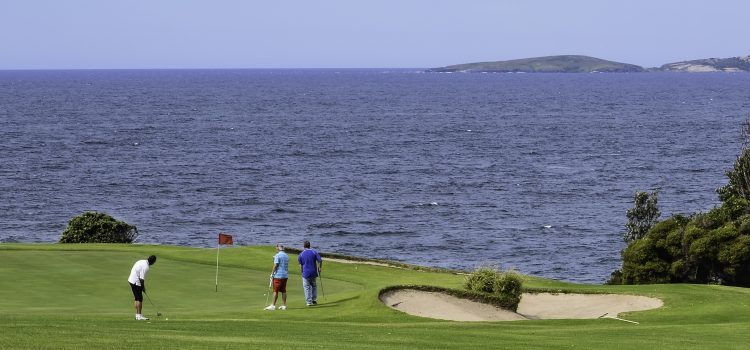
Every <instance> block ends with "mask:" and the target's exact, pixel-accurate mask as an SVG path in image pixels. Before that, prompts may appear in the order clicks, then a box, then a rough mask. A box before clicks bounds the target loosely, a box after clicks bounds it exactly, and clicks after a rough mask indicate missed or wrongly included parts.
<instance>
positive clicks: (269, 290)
mask: <svg viewBox="0 0 750 350" xmlns="http://www.w3.org/2000/svg"><path fill="white" fill-rule="evenodd" d="M271 284H273V276H270V277H268V292H266V304H265V305H263V306H266V305H268V297H270V296H271Z"/></svg>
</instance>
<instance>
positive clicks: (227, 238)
mask: <svg viewBox="0 0 750 350" xmlns="http://www.w3.org/2000/svg"><path fill="white" fill-rule="evenodd" d="M232 243H233V242H232V235H228V234H226V233H219V244H228V245H232Z"/></svg>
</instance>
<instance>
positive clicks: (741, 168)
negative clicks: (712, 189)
mask: <svg viewBox="0 0 750 350" xmlns="http://www.w3.org/2000/svg"><path fill="white" fill-rule="evenodd" d="M726 176H727V178H729V182H728V183H727V184H726V185H725V186H724V187H721V188H719V189H718V190H716V192H718V193H719V198H720V199H721V200H722V201H726V200H727V199H729V198H731V197H733V196H738V197H740V198H744V199H748V200H750V148H745V149H744V150H743V151H742V154H740V155H739V157H737V159H736V160H735V161H734V167H733V168H732V170H729V171H727V172H726Z"/></svg>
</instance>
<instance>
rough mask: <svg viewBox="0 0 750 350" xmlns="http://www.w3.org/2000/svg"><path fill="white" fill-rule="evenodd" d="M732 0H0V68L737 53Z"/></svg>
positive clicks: (748, 49) (749, 50)
mask: <svg viewBox="0 0 750 350" xmlns="http://www.w3.org/2000/svg"><path fill="white" fill-rule="evenodd" d="M748 14H750V1H744V0H742V1H740V0H734V1H729V0H715V1H710V2H709V1H695V0H682V1H676V0H674V1H673V0H664V1H660V0H650V1H647V0H629V1H609V0H559V1H553V0H505V1H502V0H497V1H488V0H461V1H457V0H432V1H427V0H398V1H396V0H378V1H374V0H373V1H357V0H348V1H346V0H306V1H303V0H275V1H273V0H271V1H269V0H264V1H251V0H246V1H239V0H210V1H209V0H126V1H108V0H0V50H2V51H0V52H2V54H0V69H103V68H398V67H404V68H427V67H437V66H444V65H450V64H457V63H466V62H479V61H496V60H508V59H516V58H526V57H536V56H548V55H559V54H582V55H589V56H594V57H599V58H604V59H609V60H614V61H620V62H627V63H633V64H637V65H641V66H644V67H653V66H659V65H661V64H664V63H668V62H674V61H681V60H688V59H698V58H707V57H732V56H739V55H749V54H750V39H749V38H750V26H748V24H747V23H748V22H749V21H750V20H748Z"/></svg>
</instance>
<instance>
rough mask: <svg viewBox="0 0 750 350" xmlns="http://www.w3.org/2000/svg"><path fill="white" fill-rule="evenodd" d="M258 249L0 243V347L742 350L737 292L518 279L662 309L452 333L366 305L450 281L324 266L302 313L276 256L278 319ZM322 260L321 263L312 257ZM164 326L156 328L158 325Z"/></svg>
mask: <svg viewBox="0 0 750 350" xmlns="http://www.w3.org/2000/svg"><path fill="white" fill-rule="evenodd" d="M273 253H274V250H273V248H271V247H232V248H226V249H222V251H221V255H220V261H221V266H220V270H219V291H218V292H215V273H216V270H215V268H216V266H215V264H216V250H215V249H202V248H187V247H171V246H144V245H96V244H92V245H88V244H86V245H61V244H50V245H48V244H2V245H0V279H1V280H2V281H3V282H2V288H0V314H2V315H3V317H2V319H0V326H1V327H2V329H3V331H2V333H1V335H0V348H2V349H21V348H47V349H66V348H70V349H73V348H86V349H102V348H106V349H132V348H153V349H163V348H180V349H190V348H196V349H215V348H238V349H247V348H260V347H262V348H271V349H276V348H278V349H281V348H301V347H313V348H321V349H332V348H339V349H352V348H357V349H460V348H470V347H480V348H508V349H544V348H549V349H559V348H578V349H580V348H584V349H649V348H659V349H683V348H705V349H745V348H746V346H747V345H746V344H747V343H748V342H750V335H748V334H749V333H750V306H749V305H750V291H748V289H743V288H733V287H722V286H704V285H645V286H598V285H573V284H569V283H561V282H556V281H550V280H544V279H538V278H528V277H527V278H526V282H525V283H526V286H527V287H535V288H545V289H548V290H550V289H564V290H566V291H576V292H607V293H622V294H635V295H644V296H651V297H656V298H659V299H661V300H663V301H664V304H665V305H664V307H662V308H659V309H655V310H649V311H642V312H632V313H626V314H624V315H621V316H624V317H627V318H628V319H631V320H635V321H638V322H640V324H638V325H635V324H630V323H624V322H620V321H616V320H611V319H594V320H536V321H514V322H475V323H462V322H454V321H439V320H432V319H427V318H420V317H415V316H410V315H407V314H404V313H401V312H399V311H396V310H393V309H390V308H388V307H386V306H385V305H383V304H382V303H381V302H380V301H379V300H378V293H379V291H380V290H381V289H382V288H384V287H387V286H393V285H433V286H441V287H447V288H461V285H462V283H463V280H464V277H463V276H461V275H456V274H452V273H447V272H431V271H424V270H416V269H407V268H392V267H386V266H372V265H366V264H345V263H338V262H330V261H329V262H327V263H324V270H323V271H324V272H323V277H324V278H325V279H324V280H323V287H324V290H323V291H324V292H325V298H323V296H322V294H321V295H320V296H319V302H320V305H318V306H315V307H307V306H305V302H304V298H303V293H302V286H301V281H300V276H299V266H298V265H296V255H293V254H290V258H291V260H292V263H291V264H290V280H289V299H288V306H289V309H288V310H285V311H280V310H277V311H264V310H263V307H264V306H265V300H266V295H265V293H266V291H267V288H268V275H269V273H270V270H271V267H272V256H273ZM150 254H155V255H157V256H158V260H157V263H156V264H155V265H154V266H153V267H152V269H151V272H149V275H148V277H147V287H148V291H149V294H150V296H151V298H152V299H153V302H154V303H156V305H157V306H158V308H159V311H160V312H161V313H163V316H162V317H159V318H156V317H155V313H156V310H155V309H154V307H153V306H152V305H151V304H150V303H149V301H148V300H145V301H144V314H145V315H146V316H148V317H151V318H152V319H151V321H149V322H144V321H135V320H133V307H132V294H131V292H130V289H129V286H128V284H127V281H126V279H127V276H128V273H129V270H130V267H131V266H132V264H133V262H135V261H136V260H138V259H143V258H145V257H146V256H148V255H150ZM324 259H325V256H324ZM167 318H169V320H168V321H167V320H166V319H167Z"/></svg>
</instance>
